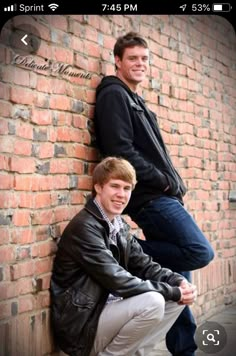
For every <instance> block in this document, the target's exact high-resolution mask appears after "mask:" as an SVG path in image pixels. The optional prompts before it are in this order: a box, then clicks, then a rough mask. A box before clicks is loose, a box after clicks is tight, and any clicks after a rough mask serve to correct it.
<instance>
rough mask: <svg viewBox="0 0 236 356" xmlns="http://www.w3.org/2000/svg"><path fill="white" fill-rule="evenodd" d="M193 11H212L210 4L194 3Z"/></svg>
mask: <svg viewBox="0 0 236 356" xmlns="http://www.w3.org/2000/svg"><path fill="white" fill-rule="evenodd" d="M192 11H193V12H207V11H211V6H210V4H192Z"/></svg>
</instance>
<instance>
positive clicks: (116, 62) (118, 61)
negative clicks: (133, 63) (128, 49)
mask: <svg viewBox="0 0 236 356" xmlns="http://www.w3.org/2000/svg"><path fill="white" fill-rule="evenodd" d="M120 62H121V59H120V57H118V56H115V65H116V67H117V68H118V69H119V68H120Z"/></svg>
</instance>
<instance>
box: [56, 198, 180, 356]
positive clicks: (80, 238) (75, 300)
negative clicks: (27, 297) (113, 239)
mask: <svg viewBox="0 0 236 356" xmlns="http://www.w3.org/2000/svg"><path fill="white" fill-rule="evenodd" d="M182 280H184V278H183V277H182V276H181V275H179V274H177V273H174V272H172V271H171V270H169V269H167V268H161V266H160V265H159V264H158V263H155V262H152V259H151V257H149V256H148V255H146V254H144V253H143V251H142V249H141V247H140V245H139V243H138V242H137V241H136V239H135V238H134V237H133V236H132V235H131V234H130V232H129V226H128V225H127V224H126V223H125V222H124V228H123V229H122V230H121V231H120V232H119V234H118V236H117V246H116V245H114V244H112V243H110V239H109V226H108V224H107V222H106V221H105V220H104V218H103V217H102V215H101V213H100V211H99V210H98V208H97V207H96V205H95V204H94V202H93V200H89V201H88V203H87V204H86V206H85V208H84V209H82V210H81V211H80V212H79V213H78V214H77V215H76V216H75V217H74V218H73V219H72V220H71V222H70V223H69V224H68V225H67V227H66V229H65V230H64V232H63V234H62V237H61V239H60V242H59V245H58V250H57V254H56V257H55V260H54V266H53V272H52V278H51V308H52V313H51V315H52V326H53V331H54V335H55V341H56V343H57V344H58V345H59V347H60V348H61V349H62V350H63V351H64V352H66V353H67V354H69V355H71V356H88V355H89V354H90V351H91V348H92V346H93V343H94V338H95V334H96V329H97V324H98V319H99V315H100V313H101V311H102V309H103V307H104V305H105V303H106V301H107V298H108V295H109V293H113V294H115V295H117V296H120V297H123V298H129V297H132V296H135V295H138V294H142V293H145V292H149V291H155V292H159V293H161V294H162V295H163V297H164V298H165V300H173V301H178V300H179V299H180V296H181V295H180V289H179V288H178V287H177V286H178V285H179V284H180V283H181V281H182Z"/></svg>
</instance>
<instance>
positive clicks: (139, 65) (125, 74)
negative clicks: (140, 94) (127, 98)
mask: <svg viewBox="0 0 236 356" xmlns="http://www.w3.org/2000/svg"><path fill="white" fill-rule="evenodd" d="M148 62H149V50H148V48H144V47H140V46H135V47H129V48H126V49H125V50H124V53H123V57H122V59H121V58H119V57H118V56H116V57H115V63H116V66H117V68H118V69H117V76H118V77H119V78H120V79H121V80H123V81H124V82H125V83H126V84H127V85H128V86H129V87H130V88H131V89H135V88H136V86H137V85H138V84H139V83H141V82H142V81H143V80H144V79H145V76H146V73H147V69H148Z"/></svg>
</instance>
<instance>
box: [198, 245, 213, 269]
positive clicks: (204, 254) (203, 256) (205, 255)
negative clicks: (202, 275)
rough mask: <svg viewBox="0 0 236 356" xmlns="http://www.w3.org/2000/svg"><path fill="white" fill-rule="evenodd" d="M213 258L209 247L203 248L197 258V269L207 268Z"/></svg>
mask: <svg viewBox="0 0 236 356" xmlns="http://www.w3.org/2000/svg"><path fill="white" fill-rule="evenodd" d="M213 258H214V251H213V249H212V247H211V246H210V245H208V246H205V248H204V249H202V251H201V253H200V254H198V256H197V262H198V268H202V267H205V266H207V265H208V264H209V263H210V262H211V261H212V260H213Z"/></svg>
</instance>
